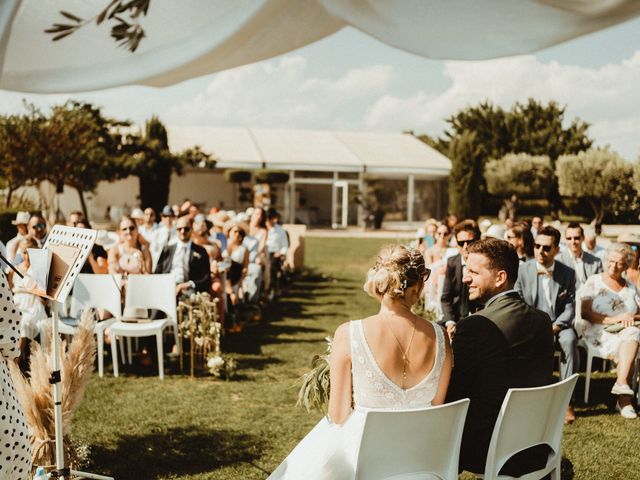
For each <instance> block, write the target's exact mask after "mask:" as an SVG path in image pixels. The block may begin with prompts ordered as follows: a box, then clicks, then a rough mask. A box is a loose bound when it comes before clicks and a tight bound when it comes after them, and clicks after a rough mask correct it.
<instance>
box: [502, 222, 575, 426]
mask: <svg viewBox="0 0 640 480" xmlns="http://www.w3.org/2000/svg"><path fill="white" fill-rule="evenodd" d="M533 246H534V253H535V260H531V261H528V262H526V263H523V264H521V265H520V270H519V272H518V281H517V283H516V287H515V288H516V290H517V291H518V293H519V294H520V295H521V296H522V299H523V300H524V301H525V302H527V304H528V305H531V306H532V307H534V308H537V309H538V310H542V311H543V312H545V313H546V314H547V315H549V318H550V319H551V322H552V324H551V327H552V329H553V333H554V335H555V336H556V339H557V342H558V344H559V346H560V350H561V355H560V378H568V377H569V376H571V375H573V374H574V373H576V371H577V369H578V360H579V359H578V348H577V346H578V338H577V336H576V332H575V330H574V329H573V319H574V317H575V297H576V273H575V271H574V270H573V268H571V267H568V266H566V265H565V264H564V263H561V262H556V261H555V257H556V255H557V254H558V252H559V250H560V232H559V231H558V230H556V229H555V228H553V227H552V226H549V225H547V226H545V227H542V228H541V229H540V230H538V235H536V238H535V243H534V245H533ZM574 420H575V414H574V413H573V406H571V405H570V406H569V409H568V411H567V416H566V421H567V423H571V422H573V421H574Z"/></svg>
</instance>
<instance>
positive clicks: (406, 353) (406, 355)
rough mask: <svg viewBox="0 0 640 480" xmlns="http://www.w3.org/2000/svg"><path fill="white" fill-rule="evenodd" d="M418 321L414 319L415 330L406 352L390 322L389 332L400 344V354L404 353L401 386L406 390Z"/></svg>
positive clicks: (412, 331)
mask: <svg viewBox="0 0 640 480" xmlns="http://www.w3.org/2000/svg"><path fill="white" fill-rule="evenodd" d="M416 320H417V318H414V319H413V329H412V330H411V337H409V344H408V345H407V349H406V350H405V349H404V348H403V347H402V343H400V340H398V337H396V334H395V332H394V331H393V328H391V320H388V322H389V330H391V335H393V338H394V339H395V341H396V343H397V344H398V347H399V348H400V352H401V353H402V385H401V387H402V388H404V383H405V381H406V380H407V365H408V364H409V349H410V348H411V343H412V342H413V335H414V334H415V333H416Z"/></svg>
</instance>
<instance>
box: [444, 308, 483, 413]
mask: <svg viewBox="0 0 640 480" xmlns="http://www.w3.org/2000/svg"><path fill="white" fill-rule="evenodd" d="M476 319H477V317H476V316H475V315H471V316H470V317H467V318H465V319H462V320H460V321H459V322H458V325H457V329H456V335H455V336H454V337H453V342H452V344H451V347H452V349H453V370H452V372H451V382H450V383H449V390H448V392H447V401H448V402H453V401H456V400H460V399H461V398H469V397H470V396H471V393H472V391H473V382H474V380H475V378H476V375H477V371H478V364H479V362H478V360H479V358H478V356H479V352H478V336H477V333H476V332H474V330H475V328H474V326H475V322H474V320H476Z"/></svg>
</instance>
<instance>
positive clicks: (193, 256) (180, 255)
mask: <svg viewBox="0 0 640 480" xmlns="http://www.w3.org/2000/svg"><path fill="white" fill-rule="evenodd" d="M192 230H193V225H192V220H191V217H189V216H186V215H185V216H182V217H180V218H178V221H177V222H176V231H177V232H178V241H177V242H176V243H174V244H171V245H167V246H166V247H164V248H163V249H162V253H161V254H160V258H159V259H158V264H157V265H156V270H155V273H172V274H173V276H174V277H175V280H176V295H179V294H180V293H182V292H188V291H189V290H191V291H194V290H195V291H197V292H208V291H209V290H210V289H211V273H210V272H211V269H210V268H209V255H208V254H207V251H206V250H205V249H204V248H203V247H201V246H200V245H196V244H195V243H193V242H191V231H192Z"/></svg>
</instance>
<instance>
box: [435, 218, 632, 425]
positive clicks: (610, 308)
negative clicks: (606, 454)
mask: <svg viewBox="0 0 640 480" xmlns="http://www.w3.org/2000/svg"><path fill="white" fill-rule="evenodd" d="M564 233H565V235H564V240H565V244H566V248H565V250H564V251H561V248H560V239H561V233H560V232H559V231H558V230H557V229H556V228H554V227H552V226H550V225H544V226H543V225H539V224H538V226H537V228H536V231H535V240H534V241H533V245H532V247H533V258H529V254H530V251H529V245H528V243H529V242H530V238H529V235H531V237H533V232H531V231H530V230H529V228H528V227H527V226H526V224H525V225H524V226H520V225H518V224H516V225H513V226H512V227H510V228H508V229H506V236H507V240H508V241H510V243H512V245H513V246H514V248H516V250H517V252H518V254H519V256H520V257H524V258H521V263H520V268H519V273H518V281H517V283H516V286H515V289H516V291H517V292H518V293H519V294H520V295H521V297H522V298H523V299H524V301H525V302H526V303H528V304H529V305H531V306H533V307H535V308H537V309H539V310H541V311H543V312H545V313H546V314H547V315H548V317H549V319H550V327H551V328H552V330H553V333H554V335H555V336H556V341H557V343H558V346H559V348H560V350H561V357H560V370H561V372H560V373H561V377H563V378H566V377H568V376H569V375H571V374H573V373H575V372H576V371H577V369H578V363H579V357H578V352H577V339H578V335H577V332H576V324H577V323H578V322H582V323H581V325H582V327H581V333H582V334H583V335H584V338H585V341H587V342H588V343H589V344H590V346H591V348H594V349H596V350H597V351H598V352H600V356H603V357H604V358H607V357H611V358H616V359H617V361H618V370H617V380H616V383H615V384H614V386H613V388H612V390H611V392H612V393H613V394H614V395H617V396H618V403H617V408H618V410H620V411H621V414H622V416H624V417H625V418H636V413H635V410H634V409H633V406H632V405H631V394H632V393H633V392H632V391H631V388H630V387H629V381H630V378H631V377H632V374H633V369H634V365H633V364H634V361H635V356H636V354H637V351H638V344H639V342H640V330H639V329H638V327H637V326H636V324H635V322H640V297H639V296H638V294H637V290H636V288H635V286H634V285H633V284H632V283H631V282H629V281H628V280H627V279H626V278H625V277H624V275H625V274H627V272H629V269H630V268H631V267H633V264H634V263H633V262H634V260H635V261H637V254H635V253H634V251H633V250H632V249H631V248H630V246H629V245H625V244H621V243H613V244H612V245H610V247H609V248H608V249H607V250H606V254H605V259H606V262H605V267H606V268H605V270H604V272H603V267H602V262H601V260H600V258H598V257H596V256H594V255H591V254H589V253H588V252H586V251H584V250H583V248H582V245H583V243H584V240H585V234H584V231H583V229H582V227H581V226H580V225H579V224H577V223H570V224H569V225H568V226H567V228H566V229H565V232H564ZM454 238H455V241H456V243H457V245H458V251H459V253H458V254H456V255H454V256H451V257H450V258H449V259H448V260H447V267H446V270H445V279H444V288H443V292H442V296H441V302H442V311H443V313H444V319H443V320H444V323H445V325H446V328H447V331H448V333H449V335H450V336H451V337H453V336H454V335H455V332H456V324H457V322H458V321H459V320H460V319H461V318H465V317H466V316H467V315H469V314H470V313H473V311H474V309H475V308H477V307H478V306H477V305H474V304H473V302H470V301H469V298H468V289H467V288H466V281H467V280H466V277H467V275H466V262H465V260H466V249H467V246H468V245H469V244H471V243H473V242H475V241H476V240H477V239H478V238H480V231H479V229H478V227H477V224H476V223H475V222H474V221H473V220H466V221H463V222H461V223H460V224H458V225H457V226H456V227H455V228H454ZM522 254H523V255H522ZM576 292H577V293H576ZM576 302H577V304H576ZM583 320H584V321H583ZM585 322H586V324H585ZM603 325H605V326H603ZM612 326H613V327H614V330H619V332H611V331H609V330H610V329H611V327H612ZM566 420H567V422H569V423H570V422H572V421H574V420H575V414H574V412H573V407H571V406H570V408H569V410H568V411H567V417H566Z"/></svg>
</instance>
